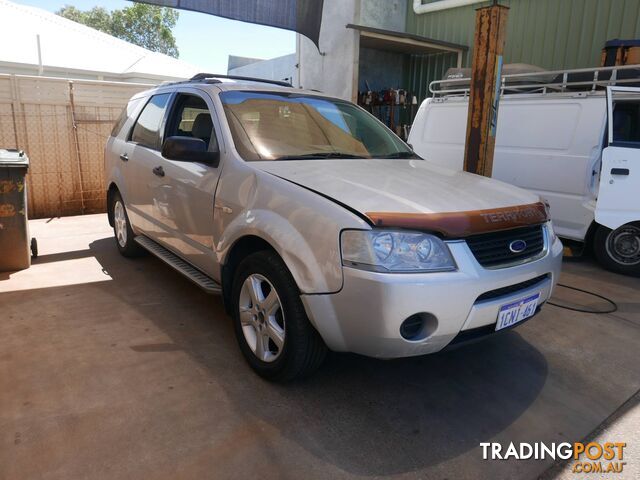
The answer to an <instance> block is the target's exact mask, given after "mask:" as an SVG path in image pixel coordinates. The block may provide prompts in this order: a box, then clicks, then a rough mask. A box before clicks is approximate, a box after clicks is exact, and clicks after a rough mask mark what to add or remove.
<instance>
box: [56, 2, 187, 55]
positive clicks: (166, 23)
mask: <svg viewBox="0 0 640 480" xmlns="http://www.w3.org/2000/svg"><path fill="white" fill-rule="evenodd" d="M56 14H57V15H60V16H61V17H64V18H68V19H69V20H73V21H74V22H78V23H82V24H83V25H86V26H88V27H91V28H95V29H96V30H100V31H101V32H105V33H108V34H109V35H113V36H114V37H117V38H120V39H122V40H126V41H127V42H131V43H134V44H136V45H139V46H141V47H144V48H146V49H149V50H151V51H153V52H160V53H164V54H167V55H170V56H172V57H175V58H178V56H179V52H178V47H177V45H176V39H175V37H174V36H173V28H174V27H175V26H176V23H177V22H178V16H179V13H178V12H177V11H176V10H173V9H171V8H166V7H158V6H155V5H146V4H142V3H135V4H133V5H131V6H130V7H125V8H123V9H121V10H113V11H111V12H110V11H109V10H107V9H105V8H103V7H93V8H92V9H91V10H86V11H83V10H79V9H78V8H76V7H74V6H71V5H65V6H64V7H62V8H61V9H60V10H58V11H57V12H56Z"/></svg>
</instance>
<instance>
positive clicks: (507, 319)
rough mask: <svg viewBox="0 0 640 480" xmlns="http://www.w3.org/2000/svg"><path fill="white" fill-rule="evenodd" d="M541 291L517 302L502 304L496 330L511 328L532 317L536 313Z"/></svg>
mask: <svg viewBox="0 0 640 480" xmlns="http://www.w3.org/2000/svg"><path fill="white" fill-rule="evenodd" d="M539 299H540V293H536V294H534V295H530V296H528V297H526V298H523V299H520V300H516V301H515V302H511V303H508V304H507V305H502V306H501V307H500V311H498V322H497V323H496V331H497V330H502V329H503V328H509V327H510V326H512V325H515V324H516V323H518V322H521V321H523V320H526V319H527V318H529V317H532V316H533V315H534V314H535V313H536V307H537V306H538V300H539Z"/></svg>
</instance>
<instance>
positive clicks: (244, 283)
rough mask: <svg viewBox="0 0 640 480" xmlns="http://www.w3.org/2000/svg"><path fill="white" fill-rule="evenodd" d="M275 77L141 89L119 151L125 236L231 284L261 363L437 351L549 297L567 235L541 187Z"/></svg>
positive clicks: (128, 242)
mask: <svg viewBox="0 0 640 480" xmlns="http://www.w3.org/2000/svg"><path fill="white" fill-rule="evenodd" d="M276 83H277V84H274V83H273V82H271V83H269V82H266V81H257V80H255V81H247V80H246V79H237V78H232V77H220V76H213V75H207V74H200V75H197V76H196V77H194V78H193V79H191V80H190V81H186V82H180V83H173V84H167V85H162V86H160V87H158V88H155V89H152V90H149V91H146V92H143V93H140V94H138V95H136V96H135V97H134V98H132V99H131V101H130V102H129V104H128V106H127V108H126V109H125V111H124V112H123V114H122V117H121V118H120V120H119V121H118V122H117V124H116V125H115V126H114V129H113V132H112V136H111V137H110V138H109V140H108V142H107V146H106V151H105V168H106V179H107V183H106V188H107V191H108V214H109V221H110V223H111V225H112V226H113V227H114V234H115V238H116V245H117V248H118V249H119V250H120V252H121V253H122V254H123V255H125V256H135V255H137V254H139V253H140V251H141V249H145V250H148V251H150V252H152V253H153V254H154V255H156V256H158V257H159V258H160V259H162V260H163V261H165V262H166V263H168V264H169V265H170V266H172V267H173V268H175V269H177V270H178V271H180V272H181V273H183V274H185V275H186V276H187V277H188V278H189V279H191V280H192V281H193V282H195V283H197V284H198V285H199V286H201V287H202V288H204V289H205V290H207V291H209V292H211V293H222V295H223V298H224V302H225V306H226V308H227V310H228V312H229V313H230V314H231V316H232V317H233V321H234V326H235V331H236V336H237V339H238V344H239V346H240V349H241V351H242V353H243V354H244V356H245V358H246V359H247V361H248V363H249V364H250V365H251V367H252V368H253V369H254V370H255V371H256V372H257V373H258V374H260V375H262V376H264V377H266V378H269V379H273V380H281V381H282V380H290V379H293V378H297V377H301V376H304V375H307V374H309V373H310V372H312V371H313V370H314V369H315V368H317V367H318V366H319V365H320V363H321V362H322V359H323V357H324V355H325V352H326V350H327V347H328V348H329V349H332V350H335V351H349V352H356V353H360V354H364V355H369V356H373V357H379V358H394V357H403V356H410V355H422V354H427V353H433V352H437V351H439V350H442V349H443V348H445V347H446V346H448V345H451V344H457V343H461V342H464V341H466V340H471V339H475V338H479V337H483V336H486V335H489V334H491V333H494V332H496V331H499V330H500V331H501V330H506V329H508V328H510V327H513V326H514V325H516V324H519V323H520V322H523V321H524V320H527V319H529V318H531V317H532V316H533V315H535V314H536V313H537V312H538V311H539V310H540V307H541V306H542V305H543V304H544V303H545V302H546V301H547V300H548V298H549V297H550V296H551V293H552V290H553V287H554V285H555V283H556V282H557V280H558V277H559V274H560V265H561V257H562V244H561V243H560V241H559V240H558V238H557V237H556V235H555V233H554V231H553V227H552V224H551V222H550V220H549V215H548V207H547V206H546V205H544V204H543V203H542V202H541V201H540V198H539V197H538V195H535V194H532V193H530V192H527V191H526V190H522V189H519V188H517V187H514V186H511V185H508V184H506V183H502V182H499V181H496V180H492V179H489V178H484V177H479V176H476V175H471V174H468V173H463V172H456V171H453V170H451V169H447V168H443V167H441V166H438V165H436V164H434V163H431V162H428V161H425V160H423V159H421V158H420V157H418V156H417V155H416V154H415V153H414V152H413V151H411V149H410V148H409V147H408V146H407V145H406V144H405V143H404V142H402V141H401V140H400V139H399V138H398V137H397V136H395V135H394V134H393V133H392V132H391V131H390V130H389V129H387V128H386V127H385V126H384V125H383V124H382V123H380V122H379V121H378V120H376V119H375V118H374V117H373V116H371V115H370V114H369V113H367V112H365V111H364V110H363V109H361V108H359V107H357V106H355V105H353V104H352V103H350V102H346V101H343V100H338V99H334V98H329V97H326V96H323V95H321V94H318V93H316V92H309V91H302V90H296V89H293V88H290V87H288V86H286V85H282V84H280V83H278V82H276Z"/></svg>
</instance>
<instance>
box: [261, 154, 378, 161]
mask: <svg viewBox="0 0 640 480" xmlns="http://www.w3.org/2000/svg"><path fill="white" fill-rule="evenodd" d="M326 158H365V159H366V158H370V157H364V156H362V155H353V154H351V153H343V152H315V153H305V154H302V155H282V156H281V157H275V158H274V159H273V160H322V159H326Z"/></svg>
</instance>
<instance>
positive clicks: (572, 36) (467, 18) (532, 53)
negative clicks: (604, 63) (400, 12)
mask: <svg viewBox="0 0 640 480" xmlns="http://www.w3.org/2000/svg"><path fill="white" fill-rule="evenodd" d="M408 2H409V4H410V5H409V8H408V12H407V32H409V33H414V34H417V35H422V36H425V37H429V38H434V39H437V40H445V41H449V42H454V43H460V44H463V45H468V46H469V47H470V48H472V47H473V33H474V27H475V10H476V8H478V7H481V6H484V5H486V4H483V3H480V4H476V5H470V6H467V7H459V8H452V9H448V10H443V11H440V12H434V13H429V14H423V15H416V14H415V13H414V12H413V8H412V6H411V4H412V2H411V0H408ZM425 3H426V2H425ZM500 3H501V4H502V5H506V6H508V7H510V9H511V10H510V11H509V23H508V28H507V41H506V45H505V55H504V56H505V63H530V64H534V65H539V66H541V67H544V68H547V69H550V70H560V69H566V68H583V67H592V66H593V67H595V66H599V65H600V54H601V50H602V48H603V47H604V43H605V42H606V41H607V40H611V39H614V38H625V39H630V38H640V0H500ZM487 4H488V3H487ZM470 58H471V52H469V53H467V55H466V58H465V64H466V65H468V64H469V63H470ZM448 66H451V65H450V63H449V62H442V61H441V62H440V63H439V62H438V60H437V59H432V58H428V57H423V58H421V59H420V58H416V59H414V60H413V61H412V71H411V73H410V74H411V79H412V82H413V85H414V86H413V89H414V91H418V90H419V89H420V88H421V89H422V90H426V86H424V87H420V84H421V83H423V84H425V85H426V84H427V83H428V82H430V81H432V80H434V79H439V78H442V76H443V74H444V72H445V71H446V69H447V68H448Z"/></svg>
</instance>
